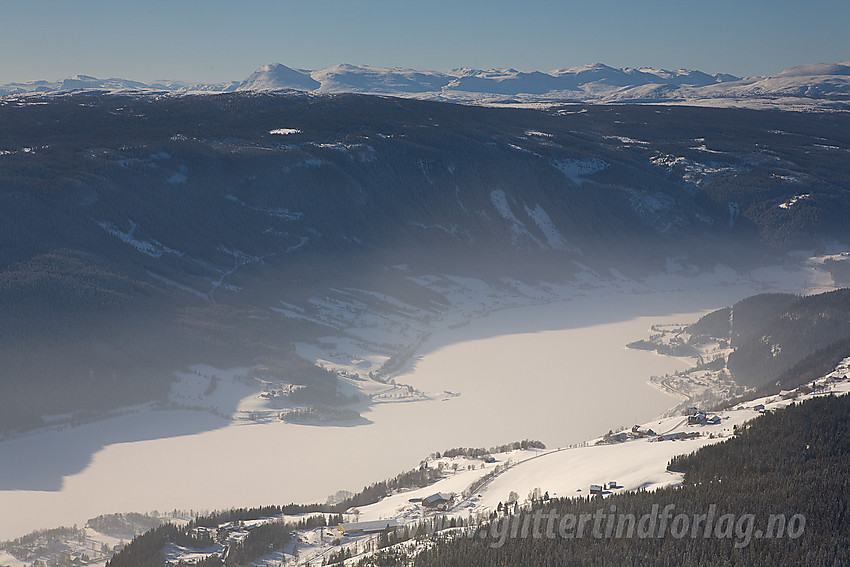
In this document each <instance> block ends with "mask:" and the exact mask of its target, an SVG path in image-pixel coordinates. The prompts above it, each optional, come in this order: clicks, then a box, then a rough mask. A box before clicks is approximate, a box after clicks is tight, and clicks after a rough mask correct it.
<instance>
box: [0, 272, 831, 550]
mask: <svg viewBox="0 0 850 567" xmlns="http://www.w3.org/2000/svg"><path fill="white" fill-rule="evenodd" d="M456 283H458V285H459V288H460V289H462V290H465V291H464V294H465V298H466V299H462V298H459V299H458V302H457V309H456V310H455V311H454V312H453V314H450V315H449V316H447V317H446V318H445V319H444V320H443V321H441V322H440V324H439V326H440V329H441V330H440V332H434V333H433V334H432V335H431V336H430V338H429V339H428V340H426V341H425V342H424V343H422V344H421V345H420V346H419V350H418V353H419V354H418V355H415V356H414V357H412V359H411V360H410V361H409V362H408V364H407V365H406V366H404V367H402V368H401V370H400V371H399V372H397V373H396V375H395V377H394V379H393V380H394V381H395V382H397V383H398V386H394V385H393V384H392V383H389V384H386V383H377V382H374V381H365V382H364V381H363V380H356V379H353V378H351V379H348V380H347V383H348V384H350V385H351V387H352V388H355V387H356V388H358V391H360V392H361V393H363V394H368V395H369V396H370V397H371V398H372V399H373V400H374V403H371V404H370V405H368V406H366V407H364V408H363V409H364V411H362V412H361V413H362V415H363V418H364V419H363V421H361V422H358V423H331V424H327V425H324V426H315V425H295V424H289V423H283V422H281V421H280V420H278V419H274V414H273V413H268V414H267V413H263V412H264V411H265V410H264V407H266V406H264V403H265V402H264V401H263V400H260V399H259V398H258V391H257V389H254V390H253V391H251V390H250V389H249V387H248V386H246V385H245V384H243V383H242V382H241V381H240V380H238V379H237V376H238V375H239V373H240V371H239V369H235V370H233V371H227V372H225V371H221V370H216V369H213V368H211V367H203V366H198V367H195V368H194V369H193V372H192V373H189V374H187V375H186V376H185V377H184V380H183V381H181V383H180V384H181V385H180V386H179V387H178V388H177V389H176V390H175V392H174V394H173V400H172V401H173V402H175V404H177V405H180V406H182V408H183V409H173V410H168V411H162V410H153V409H150V408H140V409H138V411H137V412H135V413H128V414H127V415H123V416H119V417H114V418H111V419H109V420H106V421H101V422H95V423H88V424H82V425H79V426H76V427H65V428H64V429H63V430H62V431H53V430H45V431H40V432H35V433H32V434H29V435H26V436H23V437H18V438H13V439H7V440H4V441H0V482H5V483H6V484H5V485H4V486H2V487H0V488H2V490H0V508H2V509H3V510H7V511H8V510H14V511H15V512H14V513H13V514H4V515H3V517H2V518H0V537H3V538H15V537H19V536H21V535H23V534H25V533H27V532H29V531H31V530H33V529H38V528H43V527H44V526H49V525H57V524H65V525H73V524H78V525H83V524H84V522H85V521H86V519H88V518H90V517H93V516H96V515H98V514H104V513H113V512H126V511H128V510H141V511H144V510H151V509H154V508H157V509H159V510H172V509H175V508H176V509H185V510H190V509H191V510H195V511H197V510H199V509H216V508H217V509H222V508H228V507H233V506H240V507H241V506H253V505H265V504H268V503H270V502H279V503H285V502H290V501H296V502H311V501H320V502H323V501H324V500H325V497H326V496H327V495H328V494H329V493H332V492H334V491H336V490H338V489H340V488H345V489H348V490H357V489H359V488H360V487H361V486H364V485H366V484H368V483H371V482H374V481H375V480H376V479H380V478H387V477H390V476H392V475H394V474H395V473H397V472H398V471H399V470H401V469H407V468H411V467H413V466H415V465H416V464H417V463H419V462H420V460H421V458H422V456H423V455H427V454H429V453H430V452H432V451H434V450H435V449H438V448H446V447H452V446H458V445H464V446H482V445H484V446H489V445H493V444H497V443H501V442H504V441H505V440H508V439H515V438H519V437H528V438H539V439H542V440H543V441H544V442H546V443H547V444H548V445H550V446H562V447H567V446H569V445H571V444H572V445H579V444H581V443H582V442H583V441H584V440H586V439H589V438H593V437H595V436H598V435H600V434H601V433H603V432H604V431H606V430H608V429H611V428H616V427H620V426H624V427H626V428H630V427H631V426H632V425H634V424H635V423H645V424H646V426H647V427H651V428H652V429H654V430H655V431H656V432H660V431H659V430H663V431H667V430H668V429H670V430H674V429H675V427H677V426H680V425H681V424H678V423H676V422H675V420H667V421H662V422H657V421H656V422H652V421H651V418H652V417H653V416H656V415H659V414H660V413H662V412H663V411H664V410H665V409H667V408H669V407H670V406H671V405H674V404H675V402H676V401H677V400H675V399H674V398H671V397H669V396H668V395H666V394H664V393H662V392H660V391H658V390H656V389H654V388H652V387H651V386H650V385H648V384H647V380H648V378H649V376H651V375H654V374H655V375H660V374H663V373H665V372H670V371H672V370H674V369H681V368H684V367H686V366H688V365H689V362H688V361H685V360H677V359H670V358H666V357H661V356H658V355H655V354H651V353H647V352H637V351H630V350H628V349H626V348H625V346H624V345H625V344H626V343H627V342H630V341H633V340H636V339H639V338H642V337H643V336H644V335H645V334H646V333H647V330H648V329H649V327H650V326H651V325H652V324H656V323H665V322H666V323H677V322H682V321H685V322H687V321H691V320H695V319H696V317H698V316H699V314H700V313H702V312H704V311H705V310H708V309H713V308H716V307H718V306H722V305H725V304H728V303H730V302H733V301H736V300H737V299H740V298H741V297H744V296H746V295H749V294H752V293H758V292H760V291H768V290H770V291H796V292H812V291H820V290H823V289H826V288H829V287H830V285H831V283H830V281H829V279H828V277H824V274H823V272H820V271H818V270H816V269H807V270H803V271H798V272H789V271H786V270H784V269H775V270H772V271H767V270H766V271H761V272H758V273H753V274H748V275H745V276H742V275H738V274H735V273H732V272H731V271H725V270H719V271H718V272H717V273H715V274H714V275H712V276H711V277H709V278H700V279H699V280H693V279H689V278H687V277H682V276H676V277H669V276H668V277H665V278H658V279H657V280H655V281H645V282H633V281H630V280H624V279H618V278H613V279H612V278H608V279H601V278H599V279H588V280H587V281H583V282H582V281H579V282H573V284H571V285H569V286H560V287H559V286H549V287H546V288H541V289H536V290H521V291H522V293H518V294H517V295H516V296H514V297H513V298H509V297H495V298H494V297H493V296H491V295H489V293H488V290H487V289H486V286H485V285H484V284H483V283H476V282H469V281H466V282H456ZM482 286H483V287H482ZM556 299H559V300H560V301H559V302H554V301H555V300H556ZM544 302H549V303H546V304H544ZM510 307H513V308H512V309H508V308H510ZM485 315H486V316H485ZM467 322H468V324H467ZM361 332H362V333H364V334H368V333H369V332H370V331H369V330H368V329H366V330H361ZM375 333H377V334H381V333H384V334H385V333H386V331H384V330H381V329H377V330H376V331H375ZM304 348H305V349H306V350H309V348H316V347H309V348H307V347H304ZM339 352H340V348H339V342H337V344H335V345H329V348H328V349H327V351H324V352H321V351H314V352H312V353H307V352H305V354H313V355H314V356H313V359H314V360H316V361H324V362H325V363H327V364H329V365H330V364H332V365H333V366H332V368H333V369H335V370H338V371H345V372H347V373H349V374H354V373H355V372H357V371H358V370H359V372H361V373H363V374H367V373H368V368H369V366H364V365H363V361H368V359H369V353H368V352H366V351H363V350H361V351H360V352H359V353H354V354H356V355H357V356H355V357H352V358H348V359H347V360H346V357H343V356H340V355H338V354H337V355H335V354H334V353H339ZM381 362H382V361H381V359H380V357H378V358H376V359H375V361H374V363H375V364H381ZM488 364H489V365H490V366H488ZM364 371H365V372H364ZM213 374H215V375H216V376H217V378H218V385H217V386H216V389H214V390H212V391H209V392H208V389H209V387H210V376H211V375H213ZM402 384H409V385H411V386H412V387H413V388H414V389H415V390H416V391H418V392H422V393H424V397H422V398H421V399H420V401H416V402H415V403H384V402H387V401H404V399H403V398H404V397H403V396H402V399H400V400H394V399H393V392H394V391H395V392H399V391H402V392H403V391H405V390H404V389H403V388H401V385H402ZM588 384H590V385H588ZM408 391H409V390H408ZM553 391H554V392H555V394H553V393H552V392H553ZM205 392H208V393H206V394H205ZM382 394H383V398H382V397H381V395H382ZM456 394H459V395H456ZM198 410H203V411H198ZM739 417H741V418H742V419H743V418H744V417H745V414H744V413H742V414H740V416H739ZM731 419H732V417H731V416H727V419H726V420H725V421H724V422H723V424H722V425H721V426H713V428H712V429H711V431H712V432H716V433H722V432H723V431H724V430H728V429H730V428H731V426H732V425H733V424H734V423H735V421H734V420H732V421H730V420H731ZM735 419H738V418H737V417H736V418H735ZM678 420H679V421H681V418H678ZM175 432H176V433H175ZM727 433H728V432H727ZM707 442H709V440H708V439H707V438H705V437H701V438H699V439H695V440H689V441H676V442H664V443H657V444H652V445H644V441H640V440H636V441H630V442H628V443H624V444H621V445H607V446H600V447H573V448H565V449H563V450H559V451H554V452H546V453H539V452H521V453H518V454H515V455H500V456H499V458H498V461H497V462H496V463H492V464H485V467H484V469H481V468H480V467H479V469H477V470H463V467H464V466H467V467H468V466H469V465H470V464H472V463H459V467H458V469H459V470H458V471H457V473H456V474H453V475H451V476H449V477H448V478H446V479H445V480H444V481H441V482H445V483H446V484H445V485H441V487H437V486H435V487H432V488H434V491H437V490H446V491H450V492H457V493H462V492H463V490H464V489H465V487H467V486H469V484H470V483H471V482H472V481H473V480H475V478H477V477H476V476H475V475H478V476H480V475H481V471H482V470H483V471H484V473H487V472H491V471H492V470H493V469H495V467H496V466H498V465H501V466H502V467H504V466H505V464H506V461H507V459H511V463H512V465H513V466H511V467H508V468H507V469H506V470H504V471H503V472H501V474H499V475H498V476H495V477H494V478H493V479H492V480H491V481H490V482H489V483H488V484H487V485H486V486H485V487H484V488H482V489H481V491H480V492H477V493H475V494H474V495H471V497H468V498H466V499H464V500H463V501H462V503H461V504H460V507H461V508H460V509H462V510H463V513H464V514H467V513H478V512H484V511H486V510H490V509H492V507H493V506H494V505H495V504H498V502H500V501H504V500H505V499H506V498H507V495H508V494H507V492H510V491H516V492H518V493H519V494H520V496H521V498H525V496H526V495H527V493H528V492H529V491H531V490H533V489H534V488H538V487H539V488H540V489H541V490H546V491H549V492H550V495H552V496H554V495H556V494H557V495H558V496H567V495H571V494H581V493H582V492H577V490H581V491H587V490H588V489H589V484H591V483H594V484H595V483H598V482H608V481H610V480H616V481H617V482H618V483H619V484H620V485H622V487H623V488H622V489H629V488H636V487H639V486H646V487H651V486H658V485H661V484H664V483H669V482H676V479H675V478H674V477H672V476H671V475H669V473H666V472H664V470H663V469H664V466H665V465H666V461H667V460H668V459H669V457H670V456H672V455H674V454H678V453H681V452H688V451H690V450H693V449H692V448H691V447H693V448H696V447H697V446H699V445H700V444H703V443H707ZM639 445H640V446H639ZM588 451H596V452H595V453H592V454H593V455H595V456H599V457H598V458H596V457H594V458H593V459H588V458H587V452H588ZM618 451H619V452H618ZM632 452H633V453H632ZM532 457H533V459H532ZM520 461H522V462H523V464H522V468H520V467H518V465H517V463H519V462H520ZM662 461H663V462H662ZM586 462H587V463H595V464H594V465H593V466H592V467H591V466H589V465H587V466H585V465H584V464H583V463H586ZM658 463H660V464H658ZM452 464H453V463H452ZM650 465H651V466H650ZM656 465H657V467H660V468H657V469H652V470H650V469H651V468H652V467H655V466H656ZM448 466H451V465H448ZM520 470H522V471H523V473H522V474H521V475H519V476H517V475H518V474H519V473H517V472H515V471H520ZM28 471H31V472H32V473H35V474H28ZM546 471H562V472H561V473H560V474H559V476H558V478H560V480H557V481H556V480H555V479H554V478H553V477H550V476H547V473H546ZM563 471H567V472H568V473H569V474H566V473H564V472H563ZM619 489H620V488H617V490H619ZM429 490H430V488H429V489H427V490H423V493H424V492H428V491H429ZM506 491H507V492H506ZM414 497H416V495H412V494H410V495H405V497H401V496H400V497H399V500H392V498H391V499H387V501H384V502H382V503H379V504H376V505H375V507H374V508H371V507H369V508H365V509H364V510H362V511H361V519H367V518H376V519H377V518H381V517H382V516H383V517H396V516H398V517H399V518H402V519H404V518H413V517H416V514H418V513H419V511H418V510H417V509H416V508H415V507H411V506H410V504H411V503H409V499H410V498H414ZM393 498H394V497H393ZM402 500H404V502H402ZM405 502H407V504H405ZM5 561H6V560H4V559H2V558H0V564H3V563H4V562H5Z"/></svg>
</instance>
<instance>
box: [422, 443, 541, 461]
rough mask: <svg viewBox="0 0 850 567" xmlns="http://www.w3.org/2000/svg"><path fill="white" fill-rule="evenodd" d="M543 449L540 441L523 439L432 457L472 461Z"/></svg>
mask: <svg viewBox="0 0 850 567" xmlns="http://www.w3.org/2000/svg"><path fill="white" fill-rule="evenodd" d="M545 448H546V445H544V444H543V442H542V441H536V440H533V439H525V440H523V441H514V442H513V443H506V444H505V445H496V446H494V447H490V448H489V449H485V448H484V447H479V448H472V447H455V448H454V449H447V450H445V451H443V452H442V454H441V453H434V454H433V455H432V456H433V457H434V458H436V459H439V458H440V457H448V458H451V457H470V458H473V459H480V458H482V457H487V456H489V455H492V454H493V453H507V452H508V451H518V450H520V449H545Z"/></svg>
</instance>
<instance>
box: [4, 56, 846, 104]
mask: <svg viewBox="0 0 850 567" xmlns="http://www.w3.org/2000/svg"><path fill="white" fill-rule="evenodd" d="M81 89H97V90H110V91H113V90H159V91H163V90H165V91H171V92H196V91H206V92H229V91H233V90H239V91H274V90H298V91H307V92H316V93H365V94H379V95H389V96H400V97H409V98H418V99H429V100H449V101H455V102H463V103H467V104H489V103H513V104H516V103H540V102H545V103H551V102H559V101H562V102H586V103H594V104H604V103H653V104H687V105H697V106H749V107H754V108H785V109H808V110H811V109H821V110H847V109H848V108H850V62H846V61H845V62H838V63H828V64H822V63H818V64H809V65H801V66H798V67H794V68H791V69H788V70H786V71H783V72H781V73H779V74H777V75H775V76H772V77H750V78H741V77H736V76H734V75H729V74H725V73H717V74H708V73H705V72H702V71H699V70H691V69H676V70H666V69H656V68H653V67H634V68H633V67H625V68H617V67H611V66H609V65H605V64H604V63H593V64H590V65H582V66H578V67H572V68H568V69H558V70H555V71H550V72H542V71H522V70H517V69H513V68H494V69H472V68H467V67H458V68H455V69H452V70H451V71H448V72H442V71H422V70H417V69H406V68H399V67H394V68H383V67H373V66H366V65H354V64H350V63H341V64H338V65H334V66H331V67H326V68H324V69H317V70H306V69H294V68H291V67H287V66H286V65H284V64H282V63H269V64H266V65H263V66H262V67H260V68H259V69H257V70H256V71H254V72H253V73H252V74H251V75H250V76H248V78H247V79H245V80H244V81H241V82H231V83H223V84H215V85H205V84H200V85H199V84H189V83H185V82H182V81H157V82H155V83H151V84H145V83H140V82H137V81H129V80H126V79H118V78H111V79H98V78H96V77H92V76H89V75H75V76H73V77H68V78H66V79H62V80H59V81H55V82H50V81H30V82H27V83H10V84H7V85H0V96H2V95H13V94H25V93H35V92H41V93H43V92H60V91H73V90H81Z"/></svg>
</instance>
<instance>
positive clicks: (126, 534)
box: [86, 512, 163, 539]
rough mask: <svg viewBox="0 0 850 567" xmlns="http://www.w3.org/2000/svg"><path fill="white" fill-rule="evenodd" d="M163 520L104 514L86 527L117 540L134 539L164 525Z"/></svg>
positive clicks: (147, 516)
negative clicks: (137, 535) (140, 533)
mask: <svg viewBox="0 0 850 567" xmlns="http://www.w3.org/2000/svg"><path fill="white" fill-rule="evenodd" d="M162 523H163V522H162V520H161V519H159V518H158V517H157V516H152V515H150V514H139V513H138V512H128V513H126V514H103V515H100V516H97V517H96V518H92V519H90V520H89V521H88V522H86V526H88V527H90V528H91V529H93V530H95V531H98V532H100V533H102V534H105V535H108V536H112V537H115V538H119V539H122V538H133V536H134V535H135V534H137V533H139V532H144V531H147V530H150V529H153V528H156V527H159V526H160V525H161V524H162Z"/></svg>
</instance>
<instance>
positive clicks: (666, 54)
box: [0, 0, 850, 83]
mask: <svg viewBox="0 0 850 567" xmlns="http://www.w3.org/2000/svg"><path fill="white" fill-rule="evenodd" d="M846 60H850V1H848V0H810V1H808V2H802V1H800V0H735V1H726V0H699V1H696V0H694V1H692V0H678V1H672V0H670V1H668V0H657V1H656V0H616V1H615V0H583V1H581V2H575V1H572V0H560V1H559V0H549V1H543V0H515V1H512V2H503V1H501V0H488V1H486V2H485V1H480V0H468V1H464V0H454V1H451V2H449V1H443V0H436V1H434V0H420V1H418V2H407V1H403V0H396V1H391V0H350V1H343V0H299V1H297V2H295V1H288V0H284V1H273V0H241V1H238V2H237V1H236V0H145V1H131V0H0V83H6V82H11V81H27V80H33V79H49V80H56V79H60V78H64V77H67V76H70V75H75V74H78V73H79V74H87V75H94V76H96V77H101V78H106V77H123V78H128V79H136V80H140V81H151V80H155V79H185V80H190V81H209V82H212V81H226V80H241V79H244V78H245V77H247V76H248V75H249V74H250V73H251V72H252V71H254V70H255V69H256V68H257V67H259V66H260V65H263V64H265V63H273V62H280V63H284V64H285V65H288V66H290V67H296V68H306V69H318V68H322V67H328V66H331V65H335V64H337V63H352V64H357V65H374V66H381V67H392V66H396V67H411V68H418V69H429V70H449V69H451V68H454V67H475V68H493V67H513V68H517V69H521V70H533V69H538V70H543V71H550V70H554V69H561V68H569V67H575V66H578V65H584V64H589V63H595V62H602V63H606V64H608V65H612V66H615V67H637V66H652V67H661V68H666V69H675V68H690V69H700V70H703V71H706V72H710V73H717V72H725V73H732V74H736V75H743V76H751V75H770V74H775V73H777V72H779V71H781V70H783V69H785V68H788V67H792V66H795V65H800V64H803V63H818V62H824V63H826V62H835V61H846Z"/></svg>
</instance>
